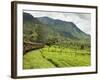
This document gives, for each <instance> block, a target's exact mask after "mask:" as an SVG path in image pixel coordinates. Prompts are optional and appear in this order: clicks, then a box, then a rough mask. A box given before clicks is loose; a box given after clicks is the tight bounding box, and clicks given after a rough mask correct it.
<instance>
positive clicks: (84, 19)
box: [24, 11, 91, 34]
mask: <svg viewBox="0 0 100 80" xmlns="http://www.w3.org/2000/svg"><path fill="white" fill-rule="evenodd" d="M24 12H27V13H30V14H31V15H33V16H34V17H43V16H47V17H50V18H53V19H60V20H63V21H69V22H73V23H74V24H76V25H77V27H78V28H80V29H81V30H82V31H84V32H85V33H87V34H90V33H91V32H90V31H91V14H89V13H67V12H66V13H65V12H49V11H24Z"/></svg>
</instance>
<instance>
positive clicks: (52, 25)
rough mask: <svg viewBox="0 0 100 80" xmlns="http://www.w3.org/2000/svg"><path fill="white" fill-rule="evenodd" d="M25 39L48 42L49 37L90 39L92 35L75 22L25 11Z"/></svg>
mask: <svg viewBox="0 0 100 80" xmlns="http://www.w3.org/2000/svg"><path fill="white" fill-rule="evenodd" d="M23 23H24V26H23V28H24V39H25V40H26V41H31V42H46V41H48V39H53V38H56V39H58V40H62V39H64V40H67V39H70V40H89V39H90V36H89V35H88V34H86V33H85V32H83V31H81V30H80V29H79V28H78V27H77V26H76V25H75V24H74V23H73V22H66V21H62V20H58V19H52V18H49V17H34V16H32V15H31V14H29V13H23Z"/></svg>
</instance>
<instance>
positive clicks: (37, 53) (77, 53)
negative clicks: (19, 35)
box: [23, 46, 91, 69]
mask: <svg viewBox="0 0 100 80" xmlns="http://www.w3.org/2000/svg"><path fill="white" fill-rule="evenodd" d="M90 60H91V59H90V51H89V50H80V49H79V50H76V49H70V48H61V47H58V46H51V47H47V46H46V47H44V48H42V49H39V50H33V51H30V52H27V53H26V54H25V55H24V57H23V68H24V69H34V68H35V69H36V68H56V67H59V68H60V67H79V66H90V65H91V64H90V63H91V62H90Z"/></svg>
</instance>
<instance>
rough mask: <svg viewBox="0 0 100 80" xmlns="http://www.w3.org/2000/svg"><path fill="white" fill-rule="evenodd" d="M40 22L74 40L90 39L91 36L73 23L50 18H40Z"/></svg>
mask: <svg viewBox="0 0 100 80" xmlns="http://www.w3.org/2000/svg"><path fill="white" fill-rule="evenodd" d="M38 20H39V21H40V22H41V23H43V24H46V25H49V26H51V27H53V28H54V29H55V30H56V31H58V32H59V33H61V34H62V35H63V36H65V37H70V38H73V39H75V38H76V39H88V38H89V35H88V34H86V33H85V32H83V31H82V30H80V29H79V28H78V27H77V26H76V25H75V24H74V23H73V22H67V21H62V20H58V19H52V18H49V17H39V18H38Z"/></svg>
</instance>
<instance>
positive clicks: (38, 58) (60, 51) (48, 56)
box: [23, 13, 91, 69]
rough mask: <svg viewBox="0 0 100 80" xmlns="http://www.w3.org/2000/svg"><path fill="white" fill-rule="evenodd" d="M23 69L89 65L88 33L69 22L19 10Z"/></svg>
mask: <svg viewBox="0 0 100 80" xmlns="http://www.w3.org/2000/svg"><path fill="white" fill-rule="evenodd" d="M23 14H24V16H23V23H24V26H23V33H24V34H23V40H24V50H23V52H24V55H23V68H24V69H34V68H56V67H59V68H60V67H79V66H90V65H91V57H90V55H91V54H90V51H91V50H90V47H91V46H90V36H89V35H88V34H86V33H84V32H83V31H81V30H80V29H78V28H77V26H76V25H75V24H74V23H72V22H65V21H61V20H54V19H51V18H48V17H41V18H35V17H34V16H32V15H30V14H29V13H23Z"/></svg>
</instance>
